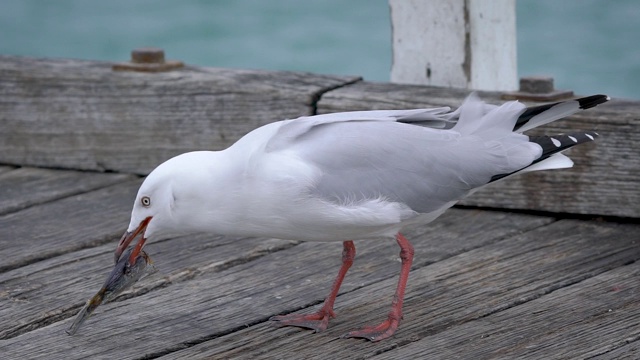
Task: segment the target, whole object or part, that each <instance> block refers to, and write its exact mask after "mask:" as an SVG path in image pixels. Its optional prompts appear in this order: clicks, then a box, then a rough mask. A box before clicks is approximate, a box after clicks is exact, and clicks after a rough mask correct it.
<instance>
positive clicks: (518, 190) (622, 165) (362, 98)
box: [317, 82, 640, 217]
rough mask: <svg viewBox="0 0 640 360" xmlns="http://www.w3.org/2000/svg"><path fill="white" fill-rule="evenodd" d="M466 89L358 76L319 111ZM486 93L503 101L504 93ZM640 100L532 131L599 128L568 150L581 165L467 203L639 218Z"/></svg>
mask: <svg viewBox="0 0 640 360" xmlns="http://www.w3.org/2000/svg"><path fill="white" fill-rule="evenodd" d="M467 93H468V91H465V90H461V89H447V88H434V87H426V86H411V85H397V84H384V83H369V82H358V83H355V84H351V85H349V86H345V87H341V88H339V89H335V90H333V91H331V92H328V93H326V94H323V96H322V98H321V99H320V101H319V102H318V106H317V109H318V113H330V112H338V111H349V110H371V109H401V108H420V107H432V106H451V107H453V108H456V107H458V106H460V104H461V102H462V99H463V98H464V96H466V94H467ZM480 95H481V97H482V98H483V99H484V100H486V101H488V102H491V103H495V104H500V103H502V102H504V101H503V100H501V99H500V97H499V96H500V94H499V93H490V92H482V93H480ZM638 113H640V102H637V101H636V102H634V101H624V100H616V99H614V100H612V101H610V102H609V103H606V104H603V105H600V106H598V107H596V108H593V109H589V110H588V111H585V112H582V113H580V114H579V115H575V116H572V117H570V118H568V119H566V120H562V121H557V122H554V123H553V124H550V125H548V126H545V127H544V129H540V130H538V131H536V132H531V133H532V134H536V133H540V132H545V133H550V134H552V133H564V132H570V131H580V130H596V131H598V132H599V133H600V134H601V135H602V136H601V137H600V138H598V140H597V141H596V142H595V143H594V144H585V145H581V146H577V147H575V148H573V149H571V150H569V151H567V155H569V156H570V157H571V158H572V159H573V160H574V161H575V166H574V168H572V169H570V170H559V171H545V172H538V173H533V174H526V175H522V176H518V177H514V178H511V179H508V180H506V181H503V182H500V183H497V184H494V185H492V186H491V187H488V188H486V189H483V190H481V191H479V192H477V193H476V194H474V196H473V197H471V198H469V199H467V200H465V201H463V202H462V204H466V205H474V206H487V207H498V208H510V209H529V210H538V211H552V212H560V213H576V214H596V215H609V216H621V217H640V206H639V205H638V204H640V187H638V184H639V183H640V157H639V156H637V154H639V153H640V126H639V125H640V118H639V117H638Z"/></svg>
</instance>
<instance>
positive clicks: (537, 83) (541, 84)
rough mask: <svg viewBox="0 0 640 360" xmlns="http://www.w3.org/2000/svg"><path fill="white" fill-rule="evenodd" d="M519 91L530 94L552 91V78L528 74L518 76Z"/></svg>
mask: <svg viewBox="0 0 640 360" xmlns="http://www.w3.org/2000/svg"><path fill="white" fill-rule="evenodd" d="M520 91H522V92H526V93H530V94H548V93H552V92H553V78H552V77H549V76H529V77H523V78H520Z"/></svg>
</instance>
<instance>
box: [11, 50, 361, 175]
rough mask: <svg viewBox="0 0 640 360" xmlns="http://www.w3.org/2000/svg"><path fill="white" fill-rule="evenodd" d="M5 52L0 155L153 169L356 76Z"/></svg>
mask: <svg viewBox="0 0 640 360" xmlns="http://www.w3.org/2000/svg"><path fill="white" fill-rule="evenodd" d="M111 65H112V64H111V63H106V62H95V61H79V60H44V59H31V58H22V57H14V56H0V78H2V82H0V128H1V129H3V131H2V132H0V162H1V163H6V164H17V165H23V166H24V165H31V166H44V167H62V168H70V169H82V170H100V171H102V170H114V171H120V172H131V173H137V174H147V173H148V172H149V171H151V170H152V169H153V168H154V167H155V166H157V165H158V164H159V163H161V162H163V161H164V160H167V159H169V158H170V157H172V156H175V155H178V154H181V153H184V152H187V151H192V150H218V149H223V148H226V147H228V146H229V145H231V144H232V143H234V142H235V141H236V140H237V139H239V138H240V137H241V136H243V135H244V134H246V133H247V132H249V131H250V130H253V129H255V128H257V127H259V126H261V125H264V124H266V123H269V122H273V121H277V120H282V119H287V118H294V117H298V116H301V115H309V114H311V113H312V112H313V111H314V105H315V100H316V99H317V97H318V96H319V94H320V93H322V92H323V91H327V90H328V89H331V88H334V87H337V86H341V85H343V84H346V83H349V82H352V81H356V80H358V79H359V78H357V77H339V76H327V75H315V74H309V73H297V72H284V71H281V72H274V71H259V70H240V69H221V68H201V67H185V68H183V69H180V70H175V71H171V72H166V73H135V72H114V71H112V70H111Z"/></svg>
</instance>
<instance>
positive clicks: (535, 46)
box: [0, 0, 640, 99]
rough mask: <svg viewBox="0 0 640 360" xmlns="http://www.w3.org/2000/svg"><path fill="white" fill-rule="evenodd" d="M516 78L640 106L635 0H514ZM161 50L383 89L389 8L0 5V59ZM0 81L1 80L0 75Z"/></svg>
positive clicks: (639, 15) (274, 3)
mask: <svg viewBox="0 0 640 360" xmlns="http://www.w3.org/2000/svg"><path fill="white" fill-rule="evenodd" d="M517 29H518V72H519V75H520V76H526V75H550V76H553V77H554V78H555V82H556V87H557V88H560V89H571V90H574V91H575V92H576V93H578V94H591V93H607V94H609V95H612V96H615V97H626V98H636V99H640V85H638V84H640V42H639V41H638V40H637V38H638V34H640V1H637V0H615V1H613V0H562V1H559V0H518V1H517ZM144 46H154V47H160V48H163V49H164V50H165V52H166V56H167V58H169V59H179V60H182V61H184V62H186V63H189V64H193V65H201V66H216V67H234V68H251V69H271V70H296V71H310V72H315V73H325V74H337V75H359V76H363V77H364V78H365V79H366V80H372V81H388V80H389V73H390V67H391V24H390V20H389V5H388V2H387V0H349V1H346V0H305V1H299V0H235V1H231V0H228V1H223V0H217V1H216V0H211V1H205V0H200V1H191V0H185V1H175V0H109V1H103V0H56V1H44V0H1V1H0V54H4V55H24V56H34V57H57V58H77V59H94V60H109V61H126V60H128V59H129V53H130V51H131V50H132V49H134V48H138V47H144ZM0 80H1V79H0Z"/></svg>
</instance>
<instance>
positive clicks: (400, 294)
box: [344, 233, 414, 341]
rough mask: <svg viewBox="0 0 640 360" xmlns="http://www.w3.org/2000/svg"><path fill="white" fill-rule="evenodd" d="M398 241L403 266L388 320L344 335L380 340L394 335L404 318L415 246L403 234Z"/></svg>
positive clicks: (397, 237)
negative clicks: (403, 304)
mask: <svg viewBox="0 0 640 360" xmlns="http://www.w3.org/2000/svg"><path fill="white" fill-rule="evenodd" d="M396 241H397V242H398V245H400V259H401V260H402V268H401V269H400V279H399V280H398V287H397V289H396V294H395V295H394V297H393V302H392V303H391V311H390V312H389V316H388V317H387V320H385V321H383V322H382V323H381V324H380V325H377V326H367V327H364V328H362V329H360V330H355V331H351V332H350V333H348V334H346V335H345V336H344V337H347V338H364V339H368V340H371V341H380V340H382V339H386V338H388V337H390V336H392V335H393V334H394V333H395V332H396V329H397V328H398V324H399V323H400V319H402V302H403V299H404V290H405V288H406V287H407V280H408V279H409V271H410V270H411V263H412V262H413V253H414V251H413V246H412V245H411V243H409V241H408V240H407V239H406V238H405V237H404V236H403V235H402V234H401V233H398V235H396Z"/></svg>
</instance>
